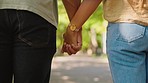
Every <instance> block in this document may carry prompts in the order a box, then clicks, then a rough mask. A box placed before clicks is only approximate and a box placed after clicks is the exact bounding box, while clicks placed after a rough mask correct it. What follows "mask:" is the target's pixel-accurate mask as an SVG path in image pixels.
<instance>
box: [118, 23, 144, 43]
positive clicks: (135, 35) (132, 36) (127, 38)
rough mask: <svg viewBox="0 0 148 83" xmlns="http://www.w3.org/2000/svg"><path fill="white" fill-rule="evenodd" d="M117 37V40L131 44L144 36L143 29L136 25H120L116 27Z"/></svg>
mask: <svg viewBox="0 0 148 83" xmlns="http://www.w3.org/2000/svg"><path fill="white" fill-rule="evenodd" d="M118 26H119V27H118V31H119V35H118V37H117V40H120V41H124V42H132V41H135V40H138V39H140V38H142V37H143V36H144V33H145V27H144V26H141V25H138V24H129V23H121V24H119V25H118Z"/></svg>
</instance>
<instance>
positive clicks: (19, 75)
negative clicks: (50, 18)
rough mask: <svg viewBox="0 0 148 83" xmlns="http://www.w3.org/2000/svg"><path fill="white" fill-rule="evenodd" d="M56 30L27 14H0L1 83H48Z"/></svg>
mask: <svg viewBox="0 0 148 83" xmlns="http://www.w3.org/2000/svg"><path fill="white" fill-rule="evenodd" d="M55 51H56V28H55V27H54V26H53V25H52V24H50V23H48V22H47V21H46V20H44V19H43V18H42V17H40V16H38V15H37V14H34V13H32V12H29V11H25V10H24V11H23V10H13V9H12V10H11V9H4V10H2V9H1V10H0V83H12V76H13V75H14V83H49V77H50V70H51V61H52V58H53V55H54V53H55Z"/></svg>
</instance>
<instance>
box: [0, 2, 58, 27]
mask: <svg viewBox="0 0 148 83" xmlns="http://www.w3.org/2000/svg"><path fill="white" fill-rule="evenodd" d="M0 9H18V10H28V11H31V12H34V13H36V14H38V15H40V16H42V17H43V18H44V19H46V20H47V21H48V22H50V23H51V24H53V25H54V26H57V24H58V23H57V22H58V20H57V19H58V16H57V0H0Z"/></svg>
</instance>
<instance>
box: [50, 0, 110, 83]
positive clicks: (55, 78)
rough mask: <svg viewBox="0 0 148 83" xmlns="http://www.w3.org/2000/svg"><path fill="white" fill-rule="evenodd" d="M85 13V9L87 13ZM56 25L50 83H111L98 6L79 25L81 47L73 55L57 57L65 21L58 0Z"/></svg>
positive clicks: (104, 28)
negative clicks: (81, 24) (81, 37)
mask: <svg viewBox="0 0 148 83" xmlns="http://www.w3.org/2000/svg"><path fill="white" fill-rule="evenodd" d="M88 11H89V10H88ZM58 12H59V25H58V29H57V53H56V54H55V57H54V59H53V63H52V72H51V80H50V83H112V81H111V75H110V70H109V66H108V60H107V56H106V51H105V50H106V48H105V47H106V26H107V22H106V21H105V20H104V19H103V11H102V5H100V6H99V7H98V8H97V10H96V11H95V12H94V14H93V15H92V16H91V17H90V18H89V19H88V20H87V22H86V23H85V24H84V25H83V32H82V33H83V44H82V45H83V46H82V49H81V51H79V52H78V53H77V54H76V55H72V56H68V55H67V54H61V52H60V51H61V47H62V44H63V33H64V32H65V30H66V27H67V25H68V24H69V20H68V17H67V14H66V11H65V8H64V6H63V3H62V1H61V0H58Z"/></svg>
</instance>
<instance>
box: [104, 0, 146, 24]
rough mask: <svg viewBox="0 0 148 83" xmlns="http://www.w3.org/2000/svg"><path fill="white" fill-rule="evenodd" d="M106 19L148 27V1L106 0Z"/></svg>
mask: <svg viewBox="0 0 148 83" xmlns="http://www.w3.org/2000/svg"><path fill="white" fill-rule="evenodd" d="M103 6H104V18H105V19H106V20H107V21H109V22H129V23H137V24H141V25H145V26H148V0H104V1H103Z"/></svg>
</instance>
